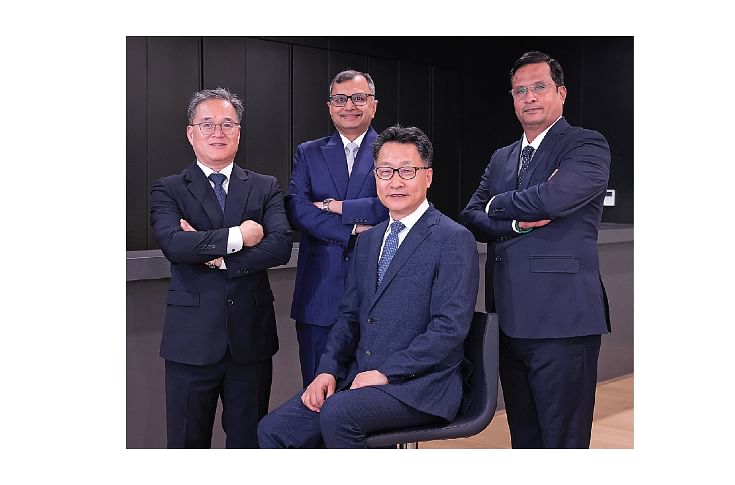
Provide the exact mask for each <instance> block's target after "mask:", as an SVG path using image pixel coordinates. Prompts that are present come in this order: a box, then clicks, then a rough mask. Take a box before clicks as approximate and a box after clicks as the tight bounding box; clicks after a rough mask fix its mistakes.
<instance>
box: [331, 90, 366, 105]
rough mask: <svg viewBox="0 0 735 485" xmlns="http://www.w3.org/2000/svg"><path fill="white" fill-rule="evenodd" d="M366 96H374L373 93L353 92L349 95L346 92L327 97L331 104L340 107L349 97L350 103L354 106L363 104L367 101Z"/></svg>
mask: <svg viewBox="0 0 735 485" xmlns="http://www.w3.org/2000/svg"><path fill="white" fill-rule="evenodd" d="M368 96H373V97H374V96H375V95H374V94H368V93H354V94H351V95H349V96H347V95H346V94H333V95H331V96H330V97H329V99H330V101H332V104H333V105H335V106H338V107H342V106H344V105H346V104H347V100H348V99H351V100H352V104H354V105H355V106H365V105H366V104H367V102H368Z"/></svg>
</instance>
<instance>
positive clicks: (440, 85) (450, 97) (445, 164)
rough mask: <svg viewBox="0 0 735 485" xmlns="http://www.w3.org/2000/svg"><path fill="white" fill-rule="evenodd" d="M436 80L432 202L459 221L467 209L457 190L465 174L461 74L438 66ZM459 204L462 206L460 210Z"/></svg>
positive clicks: (434, 92)
mask: <svg viewBox="0 0 735 485" xmlns="http://www.w3.org/2000/svg"><path fill="white" fill-rule="evenodd" d="M433 79H434V84H433V90H434V91H433V94H432V99H434V104H433V114H432V120H433V124H432V126H431V132H432V136H431V141H432V143H433V144H434V162H433V167H434V179H433V181H432V186H431V189H429V200H431V201H432V202H433V203H434V205H435V206H436V207H437V208H438V209H439V210H440V211H442V212H444V213H445V214H446V215H448V216H449V217H452V218H454V219H455V220H456V219H457V218H458V216H459V212H460V211H461V210H462V209H463V208H464V204H463V203H464V201H461V202H460V197H459V190H458V189H459V184H460V177H461V174H462V153H461V150H460V147H461V130H460V126H461V111H460V103H459V102H458V100H459V99H460V98H461V95H460V81H459V74H458V72H457V71H456V70H454V69H448V68H442V67H435V68H434V69H433ZM460 203H462V204H463V205H462V206H461V207H460Z"/></svg>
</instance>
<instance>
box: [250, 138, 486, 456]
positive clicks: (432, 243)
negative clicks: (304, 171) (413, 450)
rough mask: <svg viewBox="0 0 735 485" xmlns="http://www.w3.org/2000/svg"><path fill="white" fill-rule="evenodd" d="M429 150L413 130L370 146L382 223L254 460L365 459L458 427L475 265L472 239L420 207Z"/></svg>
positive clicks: (366, 238)
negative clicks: (278, 452)
mask: <svg viewBox="0 0 735 485" xmlns="http://www.w3.org/2000/svg"><path fill="white" fill-rule="evenodd" d="M432 150H433V149H432V145H431V142H430V141H429V139H428V138H427V136H426V135H425V134H424V133H423V132H422V131H421V130H419V129H418V128H414V127H408V128H403V127H400V126H393V127H391V128H388V129H387V130H385V131H384V132H383V133H381V134H380V136H379V137H378V138H377V140H376V141H375V145H374V146H373V159H374V160H375V168H374V173H375V182H376V185H377V192H378V197H379V198H380V201H381V202H382V203H383V205H384V206H385V207H387V208H388V211H389V216H390V217H389V219H388V220H386V221H384V222H382V223H380V224H377V225H376V226H375V227H373V228H372V229H369V230H368V231H366V232H364V233H362V234H361V235H360V236H359V237H358V239H357V242H356V245H355V255H354V258H353V259H352V262H351V266H350V268H349V271H348V276H347V286H346V290H345V295H344V297H343V298H342V301H341V303H340V306H339V310H338V312H337V316H336V318H335V321H334V324H333V326H332V329H331V331H330V332H329V337H328V341H327V345H326V348H325V351H324V353H323V354H322V357H321V359H320V361H319V368H318V370H317V376H316V378H315V379H314V380H313V381H312V382H311V383H310V384H309V385H308V386H307V387H306V389H305V390H304V391H303V392H300V393H298V394H297V395H296V396H294V397H293V398H292V399H290V400H288V401H286V402H285V403H284V404H283V405H281V407H279V408H278V409H276V410H274V411H273V412H271V413H270V414H268V415H267V416H266V417H264V418H263V419H262V420H261V421H260V424H259V425H258V441H259V444H260V447H261V448H318V447H324V446H326V447H327V448H365V447H366V437H367V435H369V434H372V433H375V432H377V431H381V430H386V429H391V428H401V427H406V426H418V425H424V424H429V423H434V422H442V421H448V420H451V419H453V418H454V416H455V415H456V413H457V410H458V409H459V406H460V401H461V399H462V377H461V374H460V364H461V362H462V358H463V348H464V345H463V344H464V340H465V338H466V336H467V332H468V331H469V328H470V322H471V320H472V316H473V312H474V310H475V301H476V298H477V290H478V284H479V268H478V264H479V263H478V254H477V246H476V244H475V240H474V238H473V237H472V234H471V233H470V232H469V231H468V230H467V229H465V228H464V227H462V226H460V225H459V224H457V223H455V222H454V221H452V220H451V219H450V218H448V217H447V216H445V215H444V214H442V213H441V212H439V211H438V210H436V209H435V208H434V207H433V206H432V205H431V204H429V202H428V201H427V200H426V190H427V189H428V188H429V187H430V186H431V181H432V176H433V173H432V169H431V158H432Z"/></svg>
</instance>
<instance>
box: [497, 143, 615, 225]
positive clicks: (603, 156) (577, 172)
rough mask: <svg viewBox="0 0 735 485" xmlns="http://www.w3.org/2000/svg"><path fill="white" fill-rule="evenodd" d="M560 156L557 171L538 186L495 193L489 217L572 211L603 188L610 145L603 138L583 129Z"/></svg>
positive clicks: (544, 215)
mask: <svg viewBox="0 0 735 485" xmlns="http://www.w3.org/2000/svg"><path fill="white" fill-rule="evenodd" d="M583 133H584V136H581V137H580V138H579V140H577V141H576V143H574V144H573V145H571V147H570V148H569V149H568V150H567V151H566V153H564V154H563V155H562V156H561V160H560V162H559V169H558V172H557V173H556V174H555V175H554V176H553V177H552V178H551V179H550V180H546V181H544V182H541V183H540V184H538V185H534V186H531V187H528V188H527V189H525V190H520V191H508V192H503V193H502V194H498V195H497V196H496V197H495V198H494V199H493V203H492V204H491V205H490V213H489V217H490V218H491V219H496V220H498V219H499V220H512V219H516V220H519V221H538V220H542V219H552V220H553V219H557V218H560V217H564V216H566V215H568V214H571V213H573V212H575V211H576V210H578V209H580V208H581V207H584V206H585V205H587V204H588V203H589V202H590V201H592V200H593V199H595V198H596V197H598V196H599V195H600V194H601V193H603V192H604V191H605V189H606V188H607V182H608V177H609V175H610V147H609V146H608V144H607V141H606V140H605V138H604V137H603V136H602V135H601V134H599V133H597V132H595V131H590V130H585V131H584V132H583Z"/></svg>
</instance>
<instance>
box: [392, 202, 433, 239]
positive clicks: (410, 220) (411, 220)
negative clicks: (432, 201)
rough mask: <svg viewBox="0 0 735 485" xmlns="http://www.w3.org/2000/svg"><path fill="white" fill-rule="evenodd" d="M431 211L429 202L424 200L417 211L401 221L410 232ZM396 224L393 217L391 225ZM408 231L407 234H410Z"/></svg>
mask: <svg viewBox="0 0 735 485" xmlns="http://www.w3.org/2000/svg"><path fill="white" fill-rule="evenodd" d="M427 210H429V201H428V200H426V199H424V201H423V202H422V203H421V205H419V206H418V207H417V208H416V210H415V211H413V212H412V213H410V214H409V215H407V216H406V217H404V218H403V219H400V221H401V222H402V223H403V225H404V226H406V229H408V231H410V230H411V228H412V227H413V226H414V225H415V224H416V222H418V220H419V219H421V216H423V215H424V212H426V211H427ZM394 222H395V219H393V218H392V217H391V218H390V224H393V223H394ZM390 224H388V229H390ZM408 231H406V233H408Z"/></svg>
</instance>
